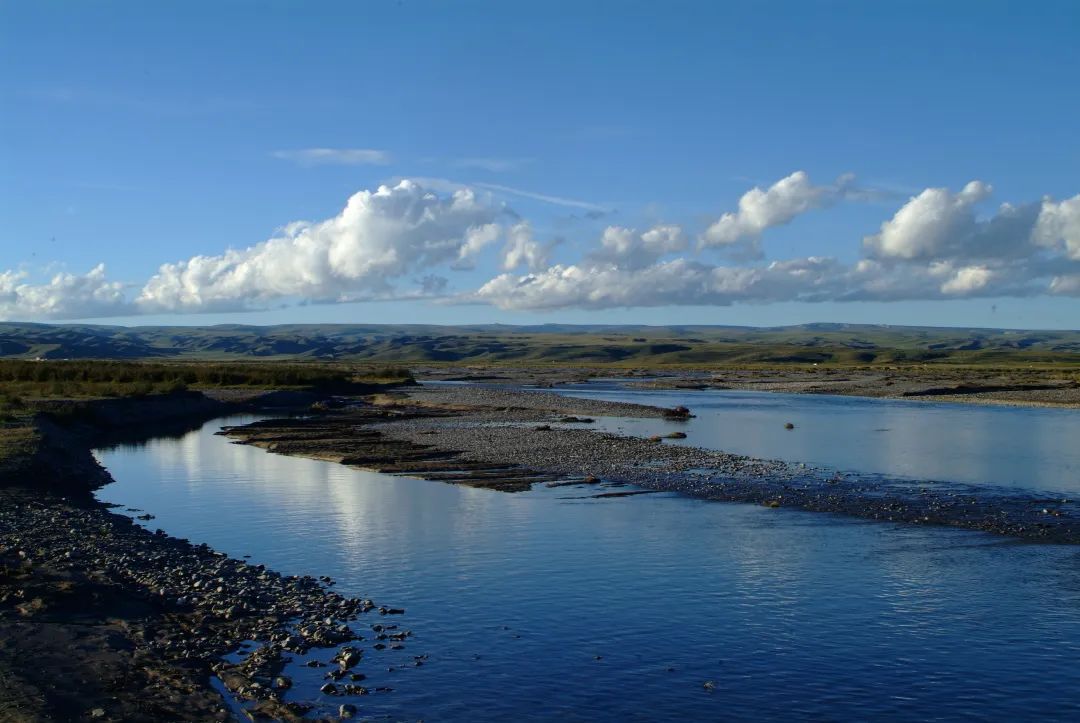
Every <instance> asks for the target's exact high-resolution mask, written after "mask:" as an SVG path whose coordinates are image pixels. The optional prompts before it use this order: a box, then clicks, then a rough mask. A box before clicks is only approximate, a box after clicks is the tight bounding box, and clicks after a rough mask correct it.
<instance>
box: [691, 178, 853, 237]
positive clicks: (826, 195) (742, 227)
mask: <svg viewBox="0 0 1080 723" xmlns="http://www.w3.org/2000/svg"><path fill="white" fill-rule="evenodd" d="M853 181H854V177H853V176H851V175H844V176H841V177H840V178H838V179H836V182H835V183H833V184H831V185H828V186H816V185H814V184H813V183H812V182H811V181H810V176H809V175H807V174H806V172H805V171H796V172H795V173H792V174H791V175H790V176H787V177H785V178H781V179H780V180H779V181H777V182H776V183H774V184H773V185H772V186H770V187H769V188H767V189H762V188H760V187H756V186H755V187H754V188H752V189H750V190H749V191H747V192H746V193H744V194H743V195H742V197H741V198H740V199H739V209H738V210H737V211H734V212H728V213H725V214H724V215H723V216H721V217H720V218H719V219H717V220H716V221H714V222H713V223H712V224H711V225H710V226H709V227H708V228H707V229H705V232H704V233H703V234H701V238H700V242H701V245H702V246H703V247H720V248H732V247H739V246H741V249H740V250H741V251H742V252H743V253H744V254H745V255H748V256H754V257H760V256H761V247H760V244H761V235H762V234H763V233H764V232H765V231H766V230H767V229H769V228H772V227H774V226H782V225H784V224H787V223H790V222H791V221H792V220H793V219H794V218H795V217H796V216H799V215H801V214H804V213H806V212H807V211H810V210H813V209H817V208H824V207H826V206H831V205H832V204H834V203H836V202H837V201H840V200H841V199H843V198H844V196H845V194H847V193H849V192H850V191H851V190H852V183H853Z"/></svg>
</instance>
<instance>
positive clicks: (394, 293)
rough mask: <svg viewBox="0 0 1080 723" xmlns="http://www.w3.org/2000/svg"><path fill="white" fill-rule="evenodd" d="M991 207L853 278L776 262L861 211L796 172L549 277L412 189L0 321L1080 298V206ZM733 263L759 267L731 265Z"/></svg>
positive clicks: (78, 279)
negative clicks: (839, 210)
mask: <svg viewBox="0 0 1080 723" xmlns="http://www.w3.org/2000/svg"><path fill="white" fill-rule="evenodd" d="M992 193H993V189H992V187H991V186H990V185H989V184H987V183H985V182H983V181H978V180H975V181H972V182H970V183H968V184H967V185H966V186H964V187H963V188H961V189H959V190H955V191H954V190H950V189H948V188H927V189H925V190H923V191H922V192H921V193H918V194H917V195H914V196H912V197H911V198H909V199H907V200H906V202H904V203H902V204H900V205H899V207H898V208H896V210H895V211H894V212H893V213H892V215H891V216H889V217H888V218H886V219H884V220H883V221H882V222H881V223H880V225H879V227H878V228H876V229H866V230H865V231H869V233H867V234H866V235H864V236H862V237H861V238H859V237H858V236H857V235H856V236H854V237H853V238H851V239H850V241H849V243H850V244H851V245H852V247H853V248H855V249H858V251H859V255H860V258H859V259H858V260H857V261H855V262H850V263H849V262H842V261H840V260H838V259H836V258H832V257H828V256H821V255H810V254H808V255H806V256H804V257H799V258H790V259H772V260H766V259H765V258H764V256H765V248H764V238H765V236H766V235H767V232H768V229H770V228H773V227H775V226H779V225H783V224H788V223H793V222H794V221H795V219H797V217H798V216H799V215H801V214H803V213H807V212H809V211H813V210H823V209H826V208H827V207H829V206H831V205H835V204H837V203H839V202H841V201H844V202H848V201H858V200H861V198H860V192H859V190H858V189H857V188H856V187H855V186H854V179H853V178H852V177H850V176H842V177H841V178H839V179H837V180H836V181H835V182H834V183H832V184H829V185H824V186H821V185H815V184H814V183H812V182H811V181H810V179H809V177H808V175H807V174H806V173H804V172H801V171H800V172H796V173H793V174H791V175H789V176H787V177H786V178H783V179H781V180H779V181H777V182H776V183H774V184H773V185H771V186H770V187H768V188H767V189H761V188H755V189H752V190H750V191H748V192H747V193H745V194H744V195H743V196H742V197H741V198H740V199H739V200H738V202H737V208H736V209H735V210H732V211H730V212H727V213H723V214H721V215H719V216H718V217H717V218H716V219H715V220H714V221H712V222H710V223H707V224H705V226H704V229H703V230H701V231H700V232H699V233H698V235H697V239H698V243H697V244H696V245H692V244H691V243H690V239H692V238H694V235H693V232H689V231H688V230H687V229H686V228H685V227H684V226H683V225H680V224H672V223H661V224H657V225H654V226H652V227H650V228H645V229H635V228H631V227H628V226H617V225H611V226H608V227H607V228H605V229H604V230H603V231H602V232H601V234H600V236H599V237H598V238H596V239H594V241H593V242H592V243H591V244H590V245H589V246H588V247H587V248H586V249H585V250H584V252H582V254H581V256H580V258H578V259H577V260H575V261H567V260H565V259H563V260H559V261H557V262H553V260H552V259H553V258H554V257H555V256H556V251H557V250H558V242H559V240H558V239H543V238H538V237H537V234H536V232H535V226H534V224H533V223H532V222H531V221H530V220H528V219H525V218H522V217H521V216H520V215H519V214H517V213H515V212H514V211H513V210H512V209H510V208H509V207H508V206H506V205H504V204H502V203H500V202H498V201H496V200H495V197H494V194H493V193H491V192H489V191H486V190H474V189H472V188H468V187H459V186H453V187H442V188H438V189H436V190H433V189H432V188H431V187H429V186H427V185H425V184H424V183H422V182H418V181H416V180H402V181H400V182H397V183H396V184H393V185H385V186H380V187H379V188H377V189H376V190H373V191H361V192H359V193H356V194H354V195H353V196H352V197H351V198H349V199H348V202H347V203H346V204H345V207H344V208H343V210H342V211H341V212H340V213H339V214H337V215H335V216H333V217H332V218H329V219H325V220H323V221H319V222H295V223H292V224H289V225H288V226H286V227H285V228H283V229H282V230H281V231H280V232H279V233H278V234H277V235H275V236H274V237H273V238H270V239H268V240H266V241H263V242H261V243H257V244H254V245H251V246H247V247H246V248H240V249H230V250H227V251H225V252H223V253H221V254H218V255H210V256H194V257H191V258H188V259H185V260H180V261H176V262H172V263H166V264H164V265H163V266H161V267H160V268H159V269H158V271H157V273H156V274H154V275H153V276H152V277H151V278H150V279H148V280H146V281H145V282H143V283H141V284H122V283H119V282H117V281H110V280H109V279H108V278H107V277H106V274H105V267H104V266H101V265H99V266H97V267H95V268H93V269H91V270H90V271H89V272H87V273H86V274H82V275H80V274H73V273H67V272H65V273H60V274H56V275H54V276H53V277H52V278H51V279H49V280H48V281H46V282H43V283H39V284H34V283H31V282H30V281H29V280H28V279H29V277H28V275H27V274H26V273H24V272H22V271H6V272H0V318H8V319H13V318H20V319H30V318H43V319H76V318H93V317H105V316H128V315H135V314H142V313H194V312H215V311H242V310H253V309H266V308H272V307H275V306H280V305H285V304H292V303H298V302H315V303H336V302H345V301H362V300H375V299H402V298H409V299H413V298H429V299H436V298H437V299H440V300H441V301H443V302H450V303H480V304H490V305H493V306H496V307H498V308H502V309H530V310H555V309H570V308H577V309H605V308H613V307H645V306H668V305H671V306H677V305H729V304H735V303H758V304H764V303H774V302H806V303H812V302H823V301H902V300H924V299H956V298H972V297H1029V296H1040V295H1047V296H1074V297H1080V195H1077V196H1074V197H1072V198H1068V199H1065V200H1061V201H1057V200H1054V199H1052V198H1049V197H1046V198H1043V199H1041V200H1038V201H1033V202H1028V203H1024V204H1019V205H1013V204H1010V203H1002V204H1000V205H998V206H997V207H996V208H990V209H989V210H988V211H987V210H981V209H982V207H984V206H988V205H989V203H990V199H991V197H992ZM865 231H864V232H865ZM732 248H741V249H742V250H743V251H744V252H749V253H746V254H744V255H743V257H742V260H741V261H733V260H731V259H730V254H728V253H726V252H727V251H730V250H731V249H732ZM718 251H719V253H718ZM567 253H568V252H564V255H566V254H567ZM725 257H727V258H728V260H727V261H723V260H722V259H723V258H725ZM485 265H486V267H487V268H492V267H494V268H495V271H494V272H492V274H493V275H492V276H490V277H486V280H485V277H482V278H481V280H480V281H479V282H472V283H470V286H473V290H471V291H464V292H462V291H455V289H454V285H453V284H452V283H451V281H450V279H448V278H447V277H446V276H444V275H442V272H443V271H455V272H461V271H465V270H472V273H473V274H474V275H475V274H480V273H482V272H481V271H480V269H482V268H484V267H485Z"/></svg>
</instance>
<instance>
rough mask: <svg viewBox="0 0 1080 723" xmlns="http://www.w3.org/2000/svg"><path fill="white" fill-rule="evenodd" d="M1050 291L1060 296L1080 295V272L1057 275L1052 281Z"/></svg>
mask: <svg viewBox="0 0 1080 723" xmlns="http://www.w3.org/2000/svg"><path fill="white" fill-rule="evenodd" d="M1050 293H1051V294H1058V295H1060V296H1080V273H1077V274H1065V275H1063V276H1055V277H1054V279H1053V281H1051V282H1050Z"/></svg>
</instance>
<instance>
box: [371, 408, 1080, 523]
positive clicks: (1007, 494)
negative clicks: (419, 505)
mask: <svg viewBox="0 0 1080 723" xmlns="http://www.w3.org/2000/svg"><path fill="white" fill-rule="evenodd" d="M444 389H446V390H453V393H452V394H447V393H445V392H444V391H443V388H436V389H429V390H425V391H424V392H423V395H424V401H425V403H427V404H432V403H437V402H438V400H439V399H440V398H442V399H445V398H447V397H450V398H453V399H454V400H456V401H460V400H463V399H465V398H467V396H466V395H467V394H468V392H469V391H472V390H464V392H463V390H462V389H461V388H460V387H447V388H444ZM484 392H486V390H484V391H482V392H481V395H480V398H490V397H486V396H485V395H484ZM415 393H416V392H412V393H411V394H415ZM535 394H537V393H535V392H531V391H519V392H514V391H511V390H499V395H498V398H499V399H500V400H501V401H503V402H505V403H506V407H507V408H508V409H511V410H516V411H514V412H500V411H498V410H496V409H492V408H491V406H489V405H484V407H483V408H482V409H480V410H479V411H473V412H461V413H458V414H456V415H452V416H439V417H423V416H406V417H405V418H402V419H399V420H392V421H387V422H382V423H379V424H378V425H377V426H378V429H379V430H380V431H381V432H382V433H383V435H385V436H386V437H387V438H389V439H396V440H402V441H408V442H412V443H414V444H423V445H428V446H430V447H431V448H433V449H437V450H455V451H458V452H460V453H461V454H462V456H463V457H464V458H466V459H469V460H473V461H476V462H490V463H509V462H512V463H516V464H519V465H523V466H526V467H529V468H532V469H536V470H541V471H544V472H551V473H556V474H560V475H565V476H567V477H585V478H590V477H591V478H597V479H598V481H605V482H608V483H616V484H632V485H637V486H640V487H643V488H647V489H652V490H661V491H674V492H680V493H683V494H687V495H691V496H695V497H701V498H705V499H714V500H726V501H737V502H752V503H758V504H763V505H766V506H768V507H793V508H798V509H804V510H812V511H821V512H832V513H840V514H846V515H853V516H857V517H866V518H871V519H879V520H887V521H893V522H908V523H915V524H937V525H951V526H957V527H964V528H968V529H976V530H983V531H987V532H994V533H998V534H1004V535H1010V536H1015V537H1022V538H1025V539H1029V540H1038V541H1046V542H1067V543H1080V505H1078V504H1077V502H1076V501H1075V500H1071V499H1068V498H1048V497H1046V496H1042V495H1037V494H1029V493H1027V492H1024V491H1020V490H1007V489H997V488H985V487H977V486H973V485H965V484H952V483H940V482H919V481H912V480H898V479H891V478H887V477H884V476H880V475H851V474H839V473H837V472H836V471H833V470H828V469H824V468H812V467H807V466H804V465H799V464H790V463H787V462H781V461H777V460H764V459H755V458H751V457H745V456H741V455H734V454H727V453H724V452H717V451H713V450H707V449H701V448H697V447H691V446H683V445H668V444H665V443H664V442H663V440H662V439H659V438H652V439H643V438H640V437H628V436H621V435H615V434H609V433H602V432H595V431H591V430H589V429H588V428H587V425H586V426H584V427H579V426H578V425H565V427H566V428H561V427H560V426H559V425H558V422H559V417H558V416H557V415H559V414H585V413H597V412H595V411H587V410H595V409H596V407H595V406H593V405H594V404H595V402H592V401H591V400H581V399H575V398H569V397H566V398H560V401H561V404H559V405H558V409H557V411H552V410H548V409H545V408H544V407H543V406H542V405H540V404H537V406H536V407H535V408H534V410H533V412H532V413H531V416H530V415H527V414H523V413H522V412H521V411H520V410H521V409H522V408H523V404H522V402H525V401H526V400H527V398H534V399H546V398H547V397H550V396H552V395H548V394H542V395H540V396H539V397H534V396H533V395H535ZM443 395H445V396H443ZM579 403H580V404H579ZM661 413H662V410H661ZM653 416H660V415H653ZM553 425H554V426H553Z"/></svg>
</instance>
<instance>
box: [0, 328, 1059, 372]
mask: <svg viewBox="0 0 1080 723" xmlns="http://www.w3.org/2000/svg"><path fill="white" fill-rule="evenodd" d="M0 357H9V358H23V359H169V358H171V359H193V360H194V359H230V358H234V359H252V358H261V359H312V360H318V359H321V360H356V361H362V360H363V361H366V360H370V361H380V362H382V361H387V362H388V361H394V362H412V363H423V362H476V363H510V362H522V363H525V362H544V363H550V362H564V363H580V364H593V363H625V364H635V363H648V364H653V363H659V364H712V363H717V364H719V363H747V364H751V363H830V362H832V363H860V364H880V363H905V362H931V361H955V362H970V363H992V362H995V361H1005V360H1007V359H1011V360H1012V361H1017V360H1020V361H1023V362H1025V363H1026V362H1055V363H1061V362H1064V363H1070V364H1071V363H1080V331H1056V330H1051V331H1034V330H1023V329H987V328H949V327H919V326H886V325H874V324H839V323H812V324H800V325H795V326H781V327H743V326H708V325H674V326H647V325H613V324H584V325H577V324H542V325H529V326H509V325H504V324H478V325H464V326H437V325H430V324H394V325H386V324H280V325H274V326H248V325H241V324H223V325H216V326H201V327H192V326H137V327H126V326H97V325H90V324H37V323H18V322H7V323H0Z"/></svg>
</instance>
